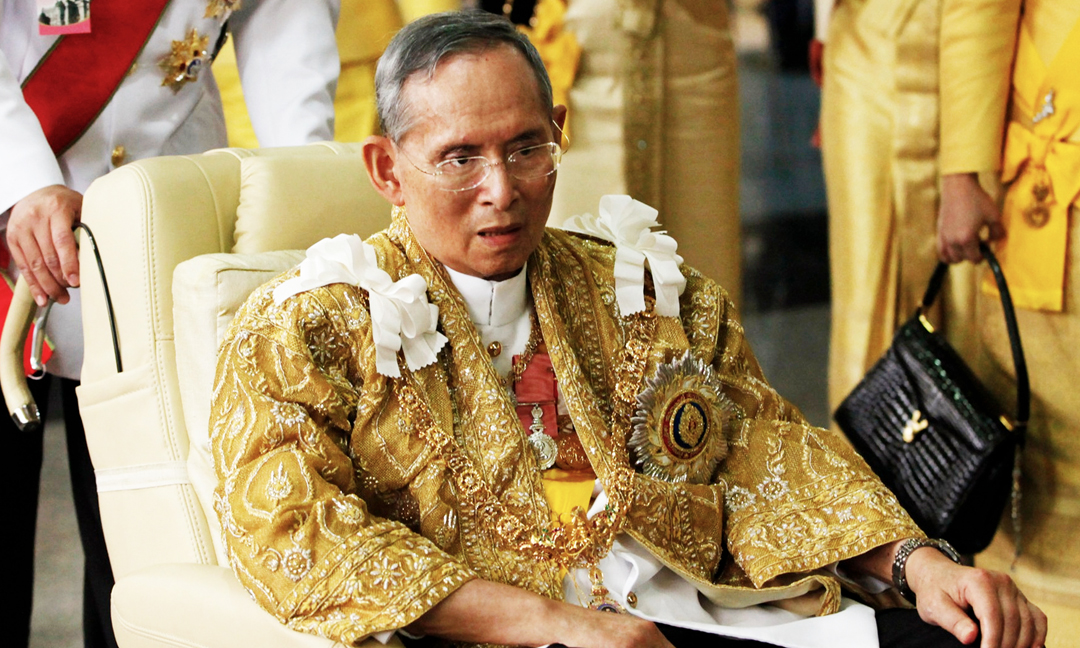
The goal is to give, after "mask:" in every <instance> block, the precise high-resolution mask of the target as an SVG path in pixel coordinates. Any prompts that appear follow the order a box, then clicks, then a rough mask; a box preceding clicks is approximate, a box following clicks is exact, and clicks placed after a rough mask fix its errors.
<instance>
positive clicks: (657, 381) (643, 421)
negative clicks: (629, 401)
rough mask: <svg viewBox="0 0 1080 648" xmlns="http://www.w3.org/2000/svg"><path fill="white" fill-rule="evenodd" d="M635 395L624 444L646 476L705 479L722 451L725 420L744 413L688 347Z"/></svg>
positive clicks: (718, 460)
mask: <svg viewBox="0 0 1080 648" xmlns="http://www.w3.org/2000/svg"><path fill="white" fill-rule="evenodd" d="M646 384H647V386H646V387H645V389H644V390H643V391H642V392H641V393H640V394H638V396H637V410H636V412H635V414H634V417H633V419H632V420H631V423H632V425H633V433H632V434H631V436H630V440H629V443H628V445H629V446H630V450H631V452H632V453H633V454H634V458H635V463H636V464H637V465H639V466H641V469H642V472H644V473H645V474H646V475H649V476H650V477H655V478H657V479H663V480H665V481H670V482H692V483H699V484H700V483H707V482H708V481H709V479H710V478H711V477H712V474H713V471H714V470H715V469H716V465H717V464H718V463H720V461H722V460H723V459H724V457H726V456H727V452H728V446H727V432H726V428H727V427H728V425H729V424H730V423H731V422H732V421H734V420H736V419H740V418H742V416H743V413H742V411H741V409H740V408H739V407H738V406H737V405H736V404H735V403H733V402H732V401H731V400H730V399H729V398H727V397H726V396H724V395H723V394H722V393H721V389H720V382H719V380H717V378H716V376H715V375H714V374H713V372H712V368H711V367H709V366H708V365H706V364H705V363H704V362H702V361H701V360H698V359H697V358H695V357H694V356H693V354H692V353H690V352H689V351H687V352H686V353H685V354H683V356H682V357H681V358H679V359H677V360H673V361H671V362H666V363H664V364H662V365H660V366H659V367H657V368H656V373H655V374H653V376H652V377H651V378H649V379H648V380H647V381H646Z"/></svg>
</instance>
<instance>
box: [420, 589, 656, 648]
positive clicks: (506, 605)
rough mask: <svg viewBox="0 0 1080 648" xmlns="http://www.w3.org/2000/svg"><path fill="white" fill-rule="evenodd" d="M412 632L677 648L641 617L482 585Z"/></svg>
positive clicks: (531, 642)
mask: <svg viewBox="0 0 1080 648" xmlns="http://www.w3.org/2000/svg"><path fill="white" fill-rule="evenodd" d="M407 630H409V631H410V632H414V633H418V634H424V635H432V636H437V637H444V638H446V639H451V640H454V641H465V642H472V643H495V644H508V645H516V646H542V645H545V644H550V643H558V644H563V645H566V646H576V647H579V648H593V647H597V648H600V647H604V648H606V647H612V648H614V647H621V646H635V647H638V646H640V647H657V648H672V646H671V644H670V643H669V642H668V641H667V639H665V638H664V636H663V635H662V634H661V633H660V631H659V630H658V629H657V627H656V626H655V625H654V624H652V623H650V622H648V621H644V620H642V619H639V618H637V617H634V616H631V615H628V614H611V613H608V612H597V611H595V610H590V609H587V608H582V607H578V606H575V605H570V604H569V603H563V602H561V601H553V600H551V599H547V598H544V597H542V596H540V595H538V594H533V593H532V592H529V591H527V590H523V589H519V588H517V587H513V586H510V585H503V584H501V583H493V582H491V581H485V580H481V579H475V580H471V581H469V582H468V583H466V584H464V585H462V586H461V587H460V588H458V589H457V591H455V592H454V593H453V594H451V595H450V596H448V597H447V598H446V599H444V600H443V601H442V602H441V603H439V604H438V605H436V606H435V607H433V608H432V609H431V610H429V611H428V612H427V613H426V614H424V615H423V616H421V617H420V618H419V619H418V620H416V621H415V622H414V623H413V624H412V625H410V626H409V627H408V628H407Z"/></svg>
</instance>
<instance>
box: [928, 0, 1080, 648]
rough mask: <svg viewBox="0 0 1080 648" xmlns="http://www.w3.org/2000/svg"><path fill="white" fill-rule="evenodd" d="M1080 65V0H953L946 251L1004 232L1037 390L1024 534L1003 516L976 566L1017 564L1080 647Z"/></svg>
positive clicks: (1006, 261)
mask: <svg viewBox="0 0 1080 648" xmlns="http://www.w3.org/2000/svg"><path fill="white" fill-rule="evenodd" d="M1077 70H1080V4H1078V3H1076V2H1075V1H1073V0H1041V1H1035V0H1028V1H1026V2H1021V0H946V1H945V10H944V13H943V18H942V93H941V94H942V131H941V137H942V150H941V159H942V162H941V173H942V175H943V177H942V205H941V215H940V221H939V228H938V251H939V253H940V255H941V258H942V259H943V260H945V261H948V262H950V263H957V262H960V261H964V260H967V261H973V262H978V261H980V260H981V255H980V254H979V250H978V243H979V239H980V237H983V238H989V239H991V240H993V241H995V244H994V249H995V251H996V254H997V257H998V259H999V260H1000V262H1001V266H1002V270H1003V271H1004V273H1005V276H1006V279H1007V280H1008V282H1009V291H1010V293H1011V294H1012V298H1013V303H1014V305H1015V306H1016V308H1017V322H1018V325H1019V328H1020V335H1021V338H1022V339H1023V344H1024V354H1025V356H1026V359H1027V366H1028V371H1029V374H1030V379H1031V395H1032V403H1031V410H1032V411H1031V420H1030V421H1028V427H1027V436H1026V445H1025V447H1024V449H1023V480H1022V486H1021V492H1022V506H1021V508H1020V510H1019V511H1016V514H1017V515H1018V520H1017V521H1018V522H1020V525H1019V535H1018V536H1017V535H1016V533H1015V532H1014V530H1013V524H1012V521H1011V520H1009V519H1008V517H1009V515H1007V516H1006V518H1007V519H1006V520H1004V521H1003V524H1002V527H1001V530H1000V531H999V533H998V534H997V537H996V538H995V539H994V542H993V543H992V544H991V545H990V547H989V548H988V549H987V550H986V551H985V552H983V553H981V554H979V555H978V556H977V557H976V563H977V564H978V565H979V566H983V567H988V568H991V569H1001V570H1008V571H1010V573H1011V574H1012V576H1013V578H1014V579H1016V581H1017V583H1018V584H1019V585H1020V586H1021V587H1023V588H1024V592H1025V594H1026V595H1027V596H1028V597H1029V598H1030V599H1031V600H1032V601H1033V602H1036V603H1037V604H1038V605H1039V606H1040V607H1041V608H1042V609H1043V610H1044V611H1045V612H1046V614H1047V616H1048V617H1049V618H1050V627H1052V628H1053V629H1054V630H1053V632H1052V634H1051V635H1050V637H1049V641H1048V645H1054V646H1065V645H1076V637H1078V636H1080V538H1078V537H1077V529H1078V528H1080V436H1078V435H1077V431H1078V430H1080V398H1078V397H1077V395H1076V389H1075V382H1076V377H1077V376H1078V375H1080V355H1078V354H1077V352H1076V343H1077V340H1080V315H1078V314H1077V308H1078V306H1080V304H1078V299H1080V259H1078V251H1080V224H1078V221H1080V218H1078V217H1080V77H1078V76H1077ZM980 179H981V180H982V184H980ZM1002 184H1003V185H1004V199H1003V201H1001V202H998V201H996V200H995V198H994V196H996V195H997V194H999V193H1000V191H999V190H1000V189H1001V188H1002ZM984 187H986V188H984ZM987 188H988V189H989V191H987ZM999 205H1000V208H999ZM980 276H981V277H982V275H980ZM990 283H992V280H991V281H990ZM977 297H978V303H977V306H978V307H977V314H978V326H977V327H976V328H975V329H973V333H975V335H973V336H972V337H973V338H975V340H976V341H977V342H978V343H980V344H981V345H982V349H981V350H982V353H980V354H979V357H980V358H981V360H982V362H983V364H982V365H981V366H979V367H977V370H978V373H979V374H980V378H982V379H983V381H984V382H985V383H986V384H987V386H988V387H989V389H990V391H991V393H992V394H993V395H994V396H995V397H996V398H997V399H998V402H1001V403H1006V404H1008V403H1011V402H1012V401H1013V399H1014V398H1015V394H1016V382H1015V375H1014V372H1013V368H1012V362H1011V359H1010V351H1009V342H1008V337H1007V335H1006V333H1005V330H1004V327H1003V325H1002V316H1001V310H1000V309H1001V306H1000V303H999V300H998V297H997V293H996V291H995V290H993V289H991V288H990V286H989V285H988V282H987V279H986V277H983V278H982V281H981V290H979V292H978V295H977ZM1018 540H1019V542H1018ZM1069 637H1072V639H1069ZM1070 642H1071V643H1070Z"/></svg>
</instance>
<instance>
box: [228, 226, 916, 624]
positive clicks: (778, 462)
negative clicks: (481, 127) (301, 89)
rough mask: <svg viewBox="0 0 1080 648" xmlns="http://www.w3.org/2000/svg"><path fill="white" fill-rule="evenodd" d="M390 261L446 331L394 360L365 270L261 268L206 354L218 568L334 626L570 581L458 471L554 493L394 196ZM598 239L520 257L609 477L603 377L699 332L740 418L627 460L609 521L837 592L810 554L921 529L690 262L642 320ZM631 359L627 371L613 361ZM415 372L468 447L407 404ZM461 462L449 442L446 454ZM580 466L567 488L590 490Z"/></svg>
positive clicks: (595, 459) (619, 389)
mask: <svg viewBox="0 0 1080 648" xmlns="http://www.w3.org/2000/svg"><path fill="white" fill-rule="evenodd" d="M369 242H370V243H371V244H372V245H373V246H374V247H375V249H376V252H377V255H378V258H379V264H380V267H382V268H383V270H385V271H386V272H387V273H389V274H390V276H391V277H392V278H393V279H395V280H396V279H399V278H401V277H404V276H407V275H411V274H414V273H415V274H419V275H420V276H421V277H422V278H423V279H424V280H425V281H426V282H427V285H428V299H429V300H430V301H431V302H432V303H433V304H434V305H435V306H436V307H438V313H439V327H440V330H441V331H443V332H444V334H445V335H446V336H447V338H448V339H449V344H448V345H447V347H445V348H444V349H443V351H442V352H441V353H440V358H439V360H438V361H437V362H436V363H435V364H432V365H429V366H427V367H424V368H422V369H420V370H418V371H416V372H413V373H412V374H411V378H410V377H406V378H405V379H390V378H387V377H385V376H382V375H381V374H378V373H377V372H376V369H375V345H374V342H373V340H372V332H371V318H370V315H369V313H368V307H367V295H366V293H365V292H364V291H363V290H362V289H360V288H358V287H356V286H352V285H347V284H334V285H330V286H325V287H322V288H318V289H314V290H311V291H308V292H306V293H302V294H300V295H297V296H295V297H293V298H290V299H288V300H286V301H285V302H283V303H282V304H280V305H278V304H275V303H274V301H273V298H272V291H273V288H274V287H275V286H276V285H277V284H278V283H280V281H282V280H283V279H285V278H288V277H290V276H295V272H296V271H293V272H292V273H287V274H286V275H284V276H283V277H282V278H279V279H277V280H275V281H273V282H271V283H270V284H267V285H266V286H264V287H263V288H261V289H259V290H258V291H257V292H256V293H255V294H253V296H252V297H251V298H250V299H249V301H248V302H247V303H246V304H245V305H244V306H243V307H242V308H241V309H240V311H239V312H238V313H237V316H236V319H235V320H234V321H233V324H232V325H231V327H230V330H229V332H228V334H227V336H226V340H225V341H224V343H223V345H222V348H221V351H220V356H219V364H218V373H217V379H216V383H215V390H214V401H213V403H212V414H211V447H212V452H213V456H214V465H215V469H216V470H217V472H218V477H219V480H220V485H219V487H218V489H217V492H216V498H217V512H218V514H219V515H220V517H221V520H222V528H223V529H224V530H225V532H224V535H225V541H226V545H227V547H228V552H229V554H230V559H231V562H232V567H233V570H234V572H235V573H236V575H237V576H238V578H240V580H241V581H242V582H243V583H244V585H245V586H246V587H247V588H248V589H249V590H250V591H251V592H252V593H253V595H254V597H255V599H256V601H257V602H258V603H259V604H260V605H261V606H263V607H264V608H266V609H267V610H268V611H270V612H271V613H273V614H274V615H275V616H276V617H277V618H279V619H280V620H282V622H284V623H286V624H288V625H289V626H290V627H293V628H295V629H298V630H302V631H308V632H317V633H319V634H322V635H324V636H328V637H332V638H334V639H337V640H339V641H342V642H343V643H346V644H348V643H351V642H353V641H355V640H356V639H357V638H359V637H362V636H365V635H367V634H370V633H373V632H379V631H382V630H388V629H394V628H400V627H402V626H404V625H407V624H408V623H410V622H412V621H413V620H415V619H416V618H417V617H418V616H420V615H421V614H423V613H424V612H425V611H426V610H428V609H430V608H431V607H432V606H434V605H435V604H437V603H438V602H439V601H441V600H442V599H443V598H445V597H446V596H447V595H448V594H449V593H450V592H452V591H454V589H455V588H456V587H458V586H459V585H460V584H461V583H463V582H465V581H467V580H468V579H469V578H472V577H474V576H480V577H483V578H487V579H491V580H494V581H499V582H503V583H509V584H513V585H515V586H517V587H522V588H526V589H529V590H531V591H534V592H537V593H540V594H543V595H546V596H549V597H552V598H556V599H558V598H561V596H562V574H561V573H560V571H559V569H558V566H557V565H556V564H555V563H553V562H548V561H537V560H526V559H523V554H522V553H521V552H520V551H519V550H518V548H517V545H515V544H514V543H513V542H510V541H507V540H506V539H505V538H504V537H503V536H502V535H501V533H502V531H500V527H499V526H498V525H496V524H494V523H493V520H494V519H495V518H494V517H493V516H492V515H491V513H490V512H489V511H488V510H487V509H485V508H482V500H479V499H477V497H476V494H475V493H476V491H475V490H473V489H471V488H467V487H465V486H461V487H460V490H459V486H457V484H459V483H460V482H458V481H455V480H454V479H453V478H452V477H451V464H450V461H451V459H453V460H454V461H457V458H462V457H464V458H466V459H467V460H468V461H469V462H470V463H471V465H472V466H474V467H475V470H476V471H477V474H478V475H479V478H481V479H483V480H484V482H485V483H486V484H487V487H488V488H489V489H490V490H491V492H492V494H493V495H494V496H495V497H496V498H497V500H498V501H499V502H501V503H502V505H503V506H505V507H507V510H509V511H510V512H512V513H513V514H514V515H515V516H517V517H518V518H519V519H520V520H521V522H522V523H523V524H526V525H530V526H533V527H534V528H535V529H536V530H537V532H539V531H541V530H542V529H543V528H545V527H547V526H548V525H549V524H550V522H551V515H552V512H551V509H550V507H549V505H548V501H547V495H546V492H545V489H544V486H543V483H542V478H541V474H540V471H539V470H538V468H537V466H536V463H535V460H534V459H533V456H532V453H531V450H530V448H529V445H528V441H527V439H526V436H525V431H524V429H523V428H522V426H521V424H520V422H519V420H518V417H517V413H516V411H515V409H514V407H513V404H512V402H511V401H510V398H509V395H508V393H507V391H506V390H505V389H504V388H503V387H502V385H501V383H500V376H499V374H498V372H497V371H496V370H495V368H494V366H493V365H492V364H491V361H490V358H489V356H488V354H487V351H486V349H485V348H484V346H483V344H482V342H481V340H480V337H479V335H478V334H477V332H476V329H475V327H474V326H473V324H472V322H471V320H470V319H469V315H468V311H467V309H466V307H465V304H464V302H463V300H462V299H461V297H460V295H458V293H457V292H456V290H454V288H453V284H452V282H450V280H449V278H448V277H447V276H446V274H445V271H444V270H443V269H442V268H441V266H439V265H437V264H436V263H434V262H433V261H432V260H431V259H430V257H428V255H427V253H426V252H425V251H424V250H423V249H422V248H420V247H419V245H418V244H417V242H416V241H415V239H414V238H413V236H412V234H411V231H410V229H409V227H408V224H407V222H405V220H404V217H402V216H400V215H399V216H397V217H396V219H395V221H394V223H393V225H392V226H391V228H390V229H389V230H387V231H386V232H383V233H380V234H377V235H375V236H373V237H372V238H370V239H369ZM614 256H615V255H614V248H613V247H611V246H609V245H606V244H602V243H597V242H595V241H593V240H591V239H585V238H582V237H578V236H575V235H571V234H568V233H565V232H561V231H558V230H548V231H547V233H546V234H545V236H544V239H543V241H542V243H541V245H540V247H539V248H538V249H537V250H536V251H535V252H534V254H533V256H532V257H531V258H530V261H529V264H528V268H529V269H528V272H529V286H530V289H531V297H532V300H533V304H534V306H535V308H536V313H537V317H538V320H539V323H540V327H541V331H542V333H543V337H544V340H545V343H546V344H547V348H548V352H549V354H550V355H551V359H552V366H553V368H554V370H555V373H556V379H557V380H558V384H559V387H560V393H561V395H562V397H563V399H564V401H565V403H566V406H567V409H568V411H569V414H570V416H571V418H572V420H573V422H574V427H575V429H576V431H577V434H578V436H579V438H580V440H581V442H582V447H583V448H584V450H585V453H586V455H587V456H588V458H589V461H590V462H591V464H592V467H593V469H594V470H595V472H596V474H597V476H598V478H599V479H600V481H601V483H603V484H604V487H605V491H608V492H609V493H610V492H612V491H611V489H612V484H613V483H615V482H613V481H612V479H613V477H612V475H613V474H614V472H615V471H616V470H617V469H619V468H621V467H625V466H626V463H625V462H626V461H627V460H628V459H627V456H626V451H625V449H621V448H619V447H617V446H616V445H615V441H616V439H618V438H621V437H622V436H623V434H624V433H625V431H621V432H620V431H619V430H613V429H612V427H611V426H612V420H613V416H614V414H613V412H614V408H616V406H617V402H618V401H617V400H616V399H624V400H625V399H628V398H632V395H633V394H636V393H638V392H639V391H640V390H641V389H642V388H643V384H644V379H645V378H646V377H649V376H652V375H653V374H654V373H655V371H656V367H657V366H658V364H659V363H662V362H666V361H669V360H670V359H672V358H674V357H678V356H681V354H682V353H684V352H685V351H687V350H690V351H692V352H693V353H694V354H695V355H696V356H697V357H699V358H700V359H701V360H702V361H703V362H705V363H707V364H709V365H711V367H712V370H713V371H714V372H715V374H716V376H717V377H718V379H719V381H720V383H721V385H722V390H723V392H724V394H725V395H726V396H727V397H728V398H730V399H731V400H732V401H733V402H734V403H736V404H737V405H738V407H739V408H740V409H741V412H742V413H743V418H741V419H738V421H737V423H736V424H735V425H733V426H732V427H731V429H730V430H729V431H723V430H721V429H720V428H716V429H715V430H714V432H713V433H715V434H725V439H726V441H727V443H728V445H729V454H728V456H727V457H726V458H725V460H724V462H723V463H722V464H721V465H720V466H719V467H718V468H717V471H716V473H715V474H714V476H713V478H712V479H711V480H709V481H708V482H706V483H669V482H666V481H661V480H658V479H655V478H651V477H647V476H645V475H643V474H640V473H635V474H634V475H633V476H632V486H631V491H630V493H629V494H628V497H629V508H628V510H627V512H626V517H625V520H624V522H623V526H622V531H623V532H624V533H628V534H630V535H631V536H632V537H633V538H634V539H635V540H637V541H638V542H639V543H640V544H641V545H643V546H644V547H646V548H647V549H648V550H650V551H651V552H652V553H653V554H654V555H655V556H656V557H657V558H658V559H659V560H661V561H663V562H664V564H666V565H667V566H668V567H670V568H671V569H673V570H675V571H676V572H677V573H679V574H680V575H682V576H683V577H684V578H686V579H688V580H690V581H691V582H693V583H694V584H695V586H697V587H698V588H699V589H700V590H701V591H702V592H703V593H704V594H705V595H706V596H708V597H709V598H710V599H712V600H714V601H717V602H718V603H720V604H722V605H729V606H740V607H741V606H747V605H754V604H758V603H764V602H769V601H776V600H781V599H789V598H793V597H797V596H803V595H808V596H810V597H811V598H812V599H813V602H814V603H816V605H815V607H816V609H817V610H818V612H819V613H830V612H833V611H835V610H836V609H838V606H839V584H838V582H837V581H836V579H835V578H834V577H833V576H832V575H831V574H829V573H827V572H824V571H823V568H824V567H825V566H827V565H830V564H832V563H834V562H836V561H839V560H844V559H846V558H850V557H853V556H856V555H859V554H861V553H863V552H865V551H867V550H869V549H871V548H873V547H876V546H879V545H881V544H885V543H888V542H890V541H894V540H897V539H900V538H904V537H910V536H919V535H921V532H920V531H919V530H918V528H916V527H915V525H914V524H913V523H912V522H911V521H910V519H909V518H908V517H907V515H906V514H905V513H904V512H903V510H902V508H901V507H900V506H899V504H898V503H897V502H896V500H895V498H894V497H893V496H892V494H891V493H889V491H888V490H887V489H886V488H885V487H884V486H882V485H881V484H880V482H878V481H877V479H876V478H875V477H874V476H873V475H872V473H870V471H869V469H868V468H867V467H866V465H865V464H864V463H863V461H862V460H861V459H860V458H859V457H858V456H857V455H856V454H855V453H854V452H853V451H852V450H851V449H850V447H849V446H848V444H847V443H846V442H845V441H844V440H843V439H842V438H840V437H838V436H837V435H834V434H832V433H830V432H828V431H827V430H820V429H815V428H813V427H810V426H809V425H807V424H806V422H805V420H804V419H803V418H802V416H801V415H800V414H799V412H798V411H797V410H796V409H795V408H794V407H792V406H791V405H790V404H789V403H787V402H786V401H785V400H783V399H782V398H780V396H779V395H778V394H776V392H775V391H773V390H772V388H771V387H770V386H769V385H768V383H767V382H765V380H764V378H763V377H762V375H761V371H760V368H759V366H758V364H757V362H756V360H755V359H754V357H753V354H752V353H751V351H750V349H749V346H748V345H747V343H746V340H745V337H744V335H743V330H742V327H741V325H740V324H739V322H738V320H737V319H736V317H735V314H734V311H733V308H732V305H731V302H730V300H729V299H728V298H727V296H726V294H725V293H724V292H723V290H722V289H720V288H719V287H718V286H717V285H716V284H714V283H713V282H711V281H709V280H707V279H705V278H703V277H701V276H700V275H699V274H697V273H696V272H694V271H693V270H692V269H690V268H685V267H684V269H683V270H684V273H686V275H687V280H688V281H687V288H686V291H685V292H684V294H683V295H682V299H681V307H682V316H681V318H678V319H676V318H670V317H656V318H655V328H654V329H644V330H652V331H653V332H652V333H648V334H647V336H646V337H644V338H643V337H640V335H641V334H640V333H639V332H638V331H640V330H642V329H639V328H638V326H637V325H636V324H635V323H634V322H636V321H637V320H636V319H635V318H622V317H620V316H619V314H618V310H617V309H618V307H617V304H616V300H615V297H614V274H613V272H614V271H613V268H614ZM628 353H630V354H632V355H633V357H635V358H641V359H643V360H644V363H645V364H644V375H643V376H641V377H640V378H638V379H637V380H639V381H640V384H637V385H634V384H631V383H629V382H626V380H627V379H626V378H624V377H620V376H621V375H623V373H625V372H624V371H623V369H622V367H624V366H625V362H624V360H623V359H624V358H625V357H626V355H627V354H628ZM402 380H409V381H410V383H409V384H411V385H413V386H414V389H415V390H416V392H417V394H418V396H419V397H420V398H421V399H422V400H423V403H424V406H425V407H426V408H429V409H430V412H431V417H432V418H433V419H434V422H435V423H436V425H438V426H439V428H440V430H441V431H442V433H443V434H446V435H447V437H448V438H449V439H453V440H454V441H453V442H454V444H456V446H457V447H458V448H460V452H461V453H462V454H460V455H454V456H453V457H450V456H449V455H447V454H446V453H445V452H444V451H442V450H440V449H439V447H436V446H434V445H429V443H427V442H425V441H424V438H425V436H424V435H423V434H421V433H420V432H418V431H417V430H416V429H414V428H413V427H412V424H411V422H412V421H415V420H417V419H416V418H415V417H414V414H413V413H412V412H413V409H414V407H415V406H414V405H412V404H410V403H411V401H408V400H403V399H402V393H401V391H400V388H401V385H402V384H403V383H402V382H401V381H402ZM455 465H456V464H455ZM583 490H584V488H582V491H583Z"/></svg>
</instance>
